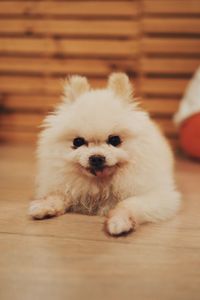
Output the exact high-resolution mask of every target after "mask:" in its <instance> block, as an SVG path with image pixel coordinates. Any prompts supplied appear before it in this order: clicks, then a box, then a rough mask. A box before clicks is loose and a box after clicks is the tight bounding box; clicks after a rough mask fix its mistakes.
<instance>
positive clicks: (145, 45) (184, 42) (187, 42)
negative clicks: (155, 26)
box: [141, 37, 200, 55]
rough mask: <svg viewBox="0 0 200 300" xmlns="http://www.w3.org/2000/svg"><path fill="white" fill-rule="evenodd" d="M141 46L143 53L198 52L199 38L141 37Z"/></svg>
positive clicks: (189, 53) (188, 53)
mask: <svg viewBox="0 0 200 300" xmlns="http://www.w3.org/2000/svg"><path fill="white" fill-rule="evenodd" d="M141 44H142V45H141V47H142V49H143V51H144V53H157V54H161V53H163V54H172V53H174V54H187V55H192V54H199V49H200V40H199V39H194V38H191V39H187V38H149V37H146V38H143V41H142V42H141Z"/></svg>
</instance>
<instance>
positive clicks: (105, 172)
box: [95, 168, 110, 178]
mask: <svg viewBox="0 0 200 300" xmlns="http://www.w3.org/2000/svg"><path fill="white" fill-rule="evenodd" d="M109 174H110V171H109V168H104V169H102V170H101V171H95V175H96V176H97V177H100V178H101V177H105V176H108V175H109Z"/></svg>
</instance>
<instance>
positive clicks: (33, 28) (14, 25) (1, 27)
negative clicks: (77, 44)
mask: <svg viewBox="0 0 200 300" xmlns="http://www.w3.org/2000/svg"><path fill="white" fill-rule="evenodd" d="M0 33H1V34H18V35H23V34H34V35H43V36H48V37H49V36H52V35H57V36H73V37H75V36H78V37H80V36H87V37H89V36H93V37H99V36H104V37H107V36H109V37H133V36H137V35H138V33H139V23H138V22H137V21H134V20H123V21H120V20H117V21H116V20H45V19H42V18H40V19H30V18H29V19H14V18H12V19H1V20H0Z"/></svg>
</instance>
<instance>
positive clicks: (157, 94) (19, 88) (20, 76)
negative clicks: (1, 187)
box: [0, 0, 200, 145]
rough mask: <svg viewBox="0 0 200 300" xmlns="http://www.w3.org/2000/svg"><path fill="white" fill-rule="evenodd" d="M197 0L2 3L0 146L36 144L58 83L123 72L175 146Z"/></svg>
mask: <svg viewBox="0 0 200 300" xmlns="http://www.w3.org/2000/svg"><path fill="white" fill-rule="evenodd" d="M199 17H200V0H133V1H126V0H125V1H122V0H121V1H118V0H113V1H112V0H110V1H106V0H101V1H96V0H93V1H92V0H91V1H89V0H87V1H85V0H79V1H76V0H75V1H64V0H54V1H50V0H41V1H39V0H35V1H29V0H24V1H18V0H15V1H9V0H6V1H0V113H1V115H0V142H1V143H34V142H35V140H36V137H37V133H38V130H39V128H38V125H39V124H40V123H41V121H42V119H43V117H44V115H45V114H46V113H47V112H48V111H51V110H52V107H53V106H54V105H55V104H56V103H58V102H59V100H60V95H61V93H62V83H63V79H64V78H65V77H66V76H67V75H70V74H74V73H75V74H81V75H85V76H88V77H89V79H90V81H91V84H92V85H93V86H94V87H101V86H103V85H104V84H105V82H106V78H107V76H108V74H109V73H110V72H113V71H124V72H126V73H127V74H128V75H129V76H130V77H131V79H132V81H133V83H134V84H135V94H136V96H137V97H139V98H142V99H143V101H142V106H143V107H144V108H146V109H147V110H148V111H149V112H150V114H151V115H152V116H153V117H154V118H155V120H156V121H157V122H158V124H159V125H160V126H161V128H163V130H164V132H165V134H166V135H167V137H168V138H169V140H170V141H171V143H172V144H173V145H176V144H177V129H176V128H175V126H174V125H173V121H172V116H173V115H174V113H175V112H176V111H177V109H178V105H179V102H180V100H181V97H182V95H183V93H184V90H185V87H186V85H187V83H188V82H189V79H190V78H191V76H192V74H193V73H194V71H195V70H196V69H197V67H198V66H199V64H200V18H199Z"/></svg>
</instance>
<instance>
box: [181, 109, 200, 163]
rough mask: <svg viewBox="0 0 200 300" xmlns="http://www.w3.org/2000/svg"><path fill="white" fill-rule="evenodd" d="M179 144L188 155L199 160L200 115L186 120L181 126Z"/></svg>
mask: <svg viewBox="0 0 200 300" xmlns="http://www.w3.org/2000/svg"><path fill="white" fill-rule="evenodd" d="M180 144H181V147H182V148H183V150H184V151H185V152H186V153H187V154H188V155H190V156H192V157H195V158H200V113H197V114H194V115H193V116H191V117H189V118H187V119H186V120H185V121H184V122H183V123H182V124H181V127H180Z"/></svg>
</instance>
